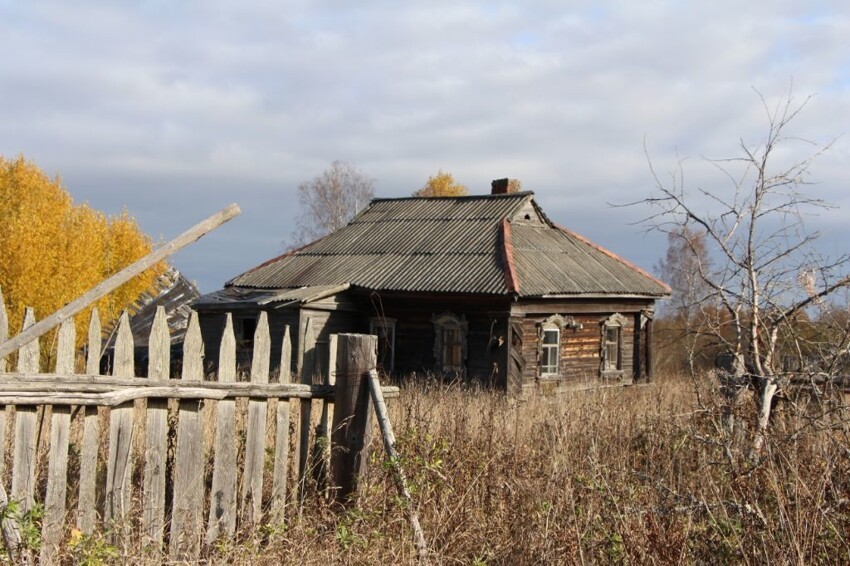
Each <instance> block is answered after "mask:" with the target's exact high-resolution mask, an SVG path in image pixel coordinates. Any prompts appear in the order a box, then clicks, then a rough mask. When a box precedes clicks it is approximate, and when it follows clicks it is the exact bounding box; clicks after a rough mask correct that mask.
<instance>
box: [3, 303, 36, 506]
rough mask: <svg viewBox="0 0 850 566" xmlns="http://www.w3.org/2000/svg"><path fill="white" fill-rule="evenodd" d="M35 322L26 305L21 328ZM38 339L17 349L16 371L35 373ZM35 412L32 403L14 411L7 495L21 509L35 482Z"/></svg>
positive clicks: (29, 501) (28, 503) (30, 500)
mask: <svg viewBox="0 0 850 566" xmlns="http://www.w3.org/2000/svg"><path fill="white" fill-rule="evenodd" d="M34 324H35V313H34V312H33V310H32V308H30V307H27V310H26V313H25V314H24V322H23V329H24V330H26V329H27V328H31V327H32V326H33V325H34ZM40 355H41V352H40V350H39V344H38V340H33V341H31V342H29V343H27V344H25V345H24V346H23V347H22V348H21V349H20V350H19V351H18V371H19V372H21V373H38V369H39V358H40ZM37 426H38V425H37V416H36V408H35V407H19V408H18V410H17V411H15V445H14V456H13V458H12V491H11V492H10V496H11V498H12V499H13V500H15V501H17V502H18V503H19V504H20V509H21V512H25V511H28V510H29V509H30V508H31V507H32V504H33V489H34V484H35V459H36V452H37V449H38V446H37V442H38V431H37Z"/></svg>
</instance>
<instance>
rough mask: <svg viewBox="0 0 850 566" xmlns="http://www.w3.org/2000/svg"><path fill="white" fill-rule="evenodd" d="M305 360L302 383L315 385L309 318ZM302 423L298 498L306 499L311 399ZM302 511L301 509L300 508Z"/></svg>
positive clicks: (306, 402)
mask: <svg viewBox="0 0 850 566" xmlns="http://www.w3.org/2000/svg"><path fill="white" fill-rule="evenodd" d="M302 344H303V345H302V349H303V352H304V353H303V358H302V363H301V367H299V368H298V371H299V372H300V374H301V375H300V377H301V383H307V384H312V383H313V369H314V364H313V358H314V354H315V351H316V337H315V335H314V334H313V319H312V318H308V319H307V322H306V323H305V324H304V334H303V339H302ZM300 404H301V422H300V424H299V426H298V498H299V499H303V498H304V488H305V486H306V483H307V464H308V461H309V457H310V420H311V414H312V411H313V404H312V403H311V402H310V400H309V399H302V400H301V402H300ZM299 509H300V507H299Z"/></svg>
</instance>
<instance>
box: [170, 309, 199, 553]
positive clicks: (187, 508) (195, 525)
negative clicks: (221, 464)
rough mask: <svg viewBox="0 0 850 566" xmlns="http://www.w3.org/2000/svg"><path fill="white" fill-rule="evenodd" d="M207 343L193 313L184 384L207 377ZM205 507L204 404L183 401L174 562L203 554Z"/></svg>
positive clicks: (174, 512) (176, 470) (185, 352)
mask: <svg viewBox="0 0 850 566" xmlns="http://www.w3.org/2000/svg"><path fill="white" fill-rule="evenodd" d="M203 364H204V343H203V340H202V339H201V328H200V325H199V323H198V313H196V312H195V311H192V314H191V316H190V318H189V327H188V328H187V329H186V337H185V341H184V343H183V373H182V379H183V380H184V381H202V380H203V378H204V365H203ZM203 505H204V422H203V401H199V400H188V401H180V405H179V409H178V422H177V452H176V454H175V463H174V503H173V506H172V511H171V539H170V541H169V555H170V557H171V559H172V560H181V561H194V560H197V557H198V554H199V552H200V538H201V536H202V535H203V520H202V512H203Z"/></svg>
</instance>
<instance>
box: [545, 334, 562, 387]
mask: <svg viewBox="0 0 850 566" xmlns="http://www.w3.org/2000/svg"><path fill="white" fill-rule="evenodd" d="M547 333H549V334H552V333H554V334H555V342H554V343H547V342H546V334H547ZM547 352H553V353H554V363H550V364H544V360H545V359H546V357H547V356H546V353H547ZM550 355H551V354H550ZM550 360H551V358H550ZM560 370H561V329H560V328H558V327H554V328H546V327H543V328H541V329H540V376H541V377H552V376H556V375H559V374H560V373H561V371H560Z"/></svg>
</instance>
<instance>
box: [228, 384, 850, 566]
mask: <svg viewBox="0 0 850 566" xmlns="http://www.w3.org/2000/svg"><path fill="white" fill-rule="evenodd" d="M713 391H714V386H713V384H711V383H710V382H708V381H707V380H706V381H705V382H702V383H698V384H697V387H695V386H694V384H693V383H692V382H691V381H690V380H677V379H665V380H660V381H658V382H656V384H655V385H653V386H651V387H635V388H628V389H619V388H617V389H605V390H599V391H592V392H580V393H575V394H573V395H571V396H569V397H560V398H553V399H536V400H532V401H527V402H519V403H518V402H515V401H511V400H509V399H507V398H505V397H504V396H503V395H501V394H497V393H492V392H481V391H470V390H463V389H460V388H456V387H433V388H423V387H409V388H407V389H406V390H404V391H403V395H402V397H401V399H400V400H398V401H395V402H394V403H393V406H392V407H391V410H392V416H393V419H392V420H393V424H394V426H395V428H396V433H397V436H398V437H399V449H400V451H401V453H402V454H403V461H402V463H403V465H404V468H405V470H406V471H407V474H408V476H409V480H410V483H411V487H412V490H413V496H414V498H415V501H416V508H417V510H418V512H419V515H420V519H421V522H422V526H423V528H424V530H425V533H426V537H427V539H428V543H429V546H430V549H431V551H432V553H433V557H434V559H435V561H436V562H438V563H444V564H485V563H486V564H532V563H537V564H554V563H572V562H575V563H610V562H632V563H673V562H675V563H680V562H712V563H718V562H726V563H728V562H744V563H759V564H762V563H777V562H778V563H815V562H826V563H847V562H848V561H850V545H848V535H850V458H848V453H849V452H848V449H850V437H848V430H850V426H848V422H847V417H848V416H850V415H848V413H847V412H846V410H845V409H843V408H842V406H841V403H839V402H838V401H840V400H835V401H834V402H829V401H826V402H815V401H811V400H810V401H805V402H804V401H801V400H798V401H797V403H796V405H795V406H792V405H791V404H790V403H787V404H786V405H785V406H784V407H781V408H780V409H779V411H778V413H777V415H776V423H775V425H776V426H775V430H774V433H773V435H772V436H771V438H770V441H769V443H768V445H767V449H766V451H765V452H764V454H763V457H762V459H761V460H758V461H756V462H752V461H751V460H750V459H748V458H747V457H746V452H747V450H748V448H749V443H748V441H747V435H746V432H744V433H743V434H741V435H739V436H738V437H737V438H735V439H729V438H727V439H725V440H724V433H723V428H722V427H721V426H720V411H719V410H718V408H717V407H716V406H715V405H714V403H713V401H714V395H713ZM750 405H751V404H743V405H740V406H739V407H738V413H739V415H738V417H739V422H741V421H745V420H746V419H748V418H750V417H751V416H752V415H750V414H749V413H750V412H751V411H752V407H751V406H750ZM824 412H829V414H827V415H824V414H823V413H824ZM815 416H817V417H819V418H817V419H813V418H812V417H815ZM382 456H383V454H382V452H380V451H379V452H376V453H375V454H374V459H373V462H372V468H371V472H370V474H369V476H368V478H367V480H366V482H365V485H364V486H363V495H362V497H361V499H360V501H359V503H358V504H357V505H356V506H355V507H353V508H351V509H349V510H347V511H345V512H342V513H338V514H336V513H332V512H331V510H330V509H328V508H326V507H324V506H323V505H322V504H319V503H318V502H315V501H314V502H312V504H311V505H308V506H307V507H306V508H305V509H304V512H303V515H302V519H301V521H300V522H298V523H294V524H291V525H289V526H287V528H285V529H283V530H282V531H280V532H275V533H272V534H271V535H270V537H269V541H268V542H267V543H266V545H265V546H263V547H261V548H260V547H257V548H252V547H251V546H250V544H249V545H247V546H243V547H241V548H237V549H223V552H221V553H220V554H217V555H215V556H213V557H211V558H212V559H214V560H234V561H246V562H247V561H254V560H263V561H268V562H273V561H278V560H285V561H288V562H291V563H295V562H306V563H313V564H327V563H337V562H345V563H364V564H366V563H368V564H379V563H383V564H396V563H405V562H411V561H413V560H414V558H415V556H416V554H415V549H414V547H413V543H412V538H413V537H412V534H411V530H410V528H409V526H408V523H407V521H406V518H405V515H404V511H403V509H402V507H401V503H400V500H399V498H398V497H397V496H396V491H395V489H394V484H393V482H392V478H391V476H390V473H389V471H388V468H387V467H386V466H382V465H381V460H382Z"/></svg>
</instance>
